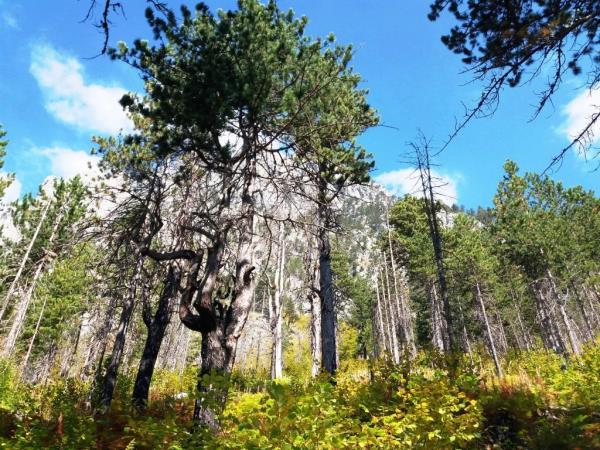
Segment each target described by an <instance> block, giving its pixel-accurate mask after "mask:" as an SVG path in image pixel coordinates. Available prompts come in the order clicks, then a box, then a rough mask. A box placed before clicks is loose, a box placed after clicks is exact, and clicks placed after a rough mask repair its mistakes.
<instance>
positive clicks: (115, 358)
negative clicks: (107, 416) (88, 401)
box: [97, 255, 144, 414]
mask: <svg viewBox="0 0 600 450" xmlns="http://www.w3.org/2000/svg"><path fill="white" fill-rule="evenodd" d="M143 263H144V258H143V257H142V256H141V255H137V257H136V264H135V267H134V271H133V276H132V277H131V282H130V285H129V289H128V292H127V296H126V297H125V301H124V303H123V310H122V311H121V316H120V318H119V326H118V328H117V334H116V336H115V342H114V344H113V348H112V353H111V356H110V362H109V363H108V367H107V369H106V373H105V374H104V379H103V380H102V385H101V387H100V400H99V402H98V407H97V411H98V412H99V413H100V414H104V413H106V412H107V411H108V408H110V403H111V402H112V399H113V395H114V391H115V386H116V384H117V374H118V372H119V367H120V366H121V362H122V359H123V349H124V348H125V340H126V337H127V330H128V328H129V322H130V321H131V317H132V316H133V310H134V308H135V303H136V302H135V298H136V294H137V289H138V285H139V283H140V278H141V273H142V265H143Z"/></svg>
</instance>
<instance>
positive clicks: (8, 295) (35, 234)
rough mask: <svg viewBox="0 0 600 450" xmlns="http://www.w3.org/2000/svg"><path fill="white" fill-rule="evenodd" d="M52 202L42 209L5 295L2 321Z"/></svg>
mask: <svg viewBox="0 0 600 450" xmlns="http://www.w3.org/2000/svg"><path fill="white" fill-rule="evenodd" d="M50 203H51V202H50V201H49V200H48V203H46V205H45V206H44V209H43V211H42V216H41V217H40V221H39V222H38V225H37V227H36V228H35V231H34V232H33V236H32V237H31V240H30V241H29V245H28V246H27V250H25V254H24V255H23V258H22V259H21V264H19V269H18V270H17V273H16V275H15V278H13V280H12V282H11V283H10V287H9V288H8V292H7V293H6V296H5V297H4V301H3V302H2V309H1V310H0V321H1V320H2V318H3V317H4V313H5V312H6V309H7V308H8V305H9V304H10V298H11V297H12V295H13V293H14V292H15V289H16V287H17V286H18V284H19V280H20V279H21V274H22V273H23V269H24V268H25V264H27V260H28V259H29V254H30V253H31V249H32V248H33V245H34V244H35V241H36V239H37V237H38V234H39V233H40V230H41V228H42V225H43V224H44V220H46V215H47V213H48V209H50Z"/></svg>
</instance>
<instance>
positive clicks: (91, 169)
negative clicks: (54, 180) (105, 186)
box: [38, 147, 100, 179]
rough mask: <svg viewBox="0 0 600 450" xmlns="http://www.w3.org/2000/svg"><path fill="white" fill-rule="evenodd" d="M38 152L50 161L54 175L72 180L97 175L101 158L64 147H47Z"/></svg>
mask: <svg viewBox="0 0 600 450" xmlns="http://www.w3.org/2000/svg"><path fill="white" fill-rule="evenodd" d="M38 152H39V153H41V154H42V155H44V156H45V157H46V158H48V159H49V160H50V171H51V173H52V175H54V176H57V177H62V178H72V177H74V176H76V175H81V176H82V177H83V178H84V179H85V178H89V177H92V176H94V175H97V174H98V173H99V172H98V162H99V160H100V158H98V157H97V156H92V155H90V154H89V153H86V152H84V151H79V150H72V149H70V148H63V147H47V148H41V149H38Z"/></svg>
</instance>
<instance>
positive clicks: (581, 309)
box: [571, 282, 594, 341]
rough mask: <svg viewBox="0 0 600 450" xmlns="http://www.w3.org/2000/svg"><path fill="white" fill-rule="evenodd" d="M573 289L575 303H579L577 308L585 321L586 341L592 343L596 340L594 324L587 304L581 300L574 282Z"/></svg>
mask: <svg viewBox="0 0 600 450" xmlns="http://www.w3.org/2000/svg"><path fill="white" fill-rule="evenodd" d="M571 287H572V288H573V292H574V293H575V301H576V303H577V307H578V308H579V312H580V314H581V319H582V321H583V326H584V329H585V340H586V341H591V340H592V339H594V330H593V329H592V322H591V320H590V318H589V316H588V313H587V311H586V310H585V304H584V302H583V300H582V299H581V295H580V293H579V289H577V287H576V286H575V283H573V282H571Z"/></svg>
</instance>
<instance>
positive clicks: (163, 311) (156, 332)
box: [131, 265, 179, 412]
mask: <svg viewBox="0 0 600 450" xmlns="http://www.w3.org/2000/svg"><path fill="white" fill-rule="evenodd" d="M178 286H179V273H178V272H177V268H176V267H175V266H174V265H171V266H170V267H169V272H168V274H167V278H166V280H165V285H164V287H163V291H162V293H161V295H160V297H159V299H158V307H157V310H156V313H155V314H154V317H149V315H150V311H148V310H146V311H144V323H145V324H146V326H147V327H148V335H147V336H146V343H145V344H144V351H143V353H142V358H141V359H140V366H139V369H138V372H137V376H136V379H135V384H134V386H133V395H132V397H131V401H132V403H133V405H134V407H135V408H136V409H137V410H138V411H139V412H143V411H144V410H145V408H146V405H147V403H148V393H149V392H150V382H151V380H152V374H153V373H154V367H155V365H156V359H157V358H158V353H159V352H160V347H161V345H162V341H163V338H164V335H165V331H166V329H167V326H168V325H169V321H170V319H171V317H170V309H171V308H170V306H171V300H172V299H173V297H175V294H176V292H177V287H178ZM148 306H149V305H148Z"/></svg>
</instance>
